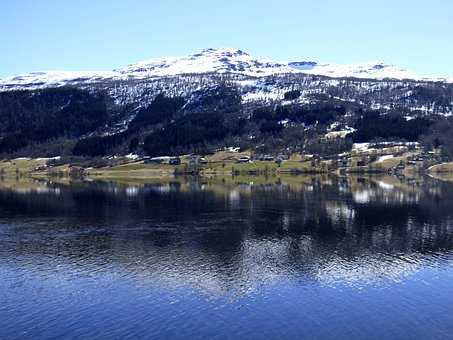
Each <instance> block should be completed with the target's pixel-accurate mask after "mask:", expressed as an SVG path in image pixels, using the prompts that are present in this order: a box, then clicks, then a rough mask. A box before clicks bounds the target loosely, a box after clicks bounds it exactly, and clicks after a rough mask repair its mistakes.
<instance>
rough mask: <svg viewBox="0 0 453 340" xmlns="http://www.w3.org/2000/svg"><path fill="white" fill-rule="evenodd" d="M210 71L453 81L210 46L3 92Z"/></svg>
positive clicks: (38, 75) (32, 77)
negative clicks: (258, 55)
mask: <svg viewBox="0 0 453 340" xmlns="http://www.w3.org/2000/svg"><path fill="white" fill-rule="evenodd" d="M208 73H217V74H225V73H229V74H241V75H244V76H249V77H257V78H258V77H265V76H270V75H276V74H288V73H290V74H297V73H302V74H311V75H319V76H326V77H331V78H360V79H376V80H382V79H412V80H419V81H443V82H453V79H447V78H435V77H432V78H427V77H421V76H418V75H417V74H415V73H414V72H412V71H409V70H406V69H403V68H400V67H397V66H394V65H389V64H386V63H382V62H379V63H366V64H357V65H338V64H329V63H319V62H316V61H295V62H294V61H293V62H275V61H271V60H266V59H260V58H254V57H252V56H250V55H249V54H248V53H246V52H243V51H241V50H238V49H231V48H221V49H212V48H209V49H205V50H202V51H201V52H199V53H195V54H192V55H189V56H184V57H166V58H157V59H150V60H145V61H141V62H138V63H135V64H131V65H128V66H124V67H120V68H117V69H115V70H113V71H106V72H105V71H104V72H86V71H85V72H69V71H49V72H32V73H28V74H22V75H17V76H12V77H8V78H4V79H0V91H2V90H3V91H5V90H15V89H38V88H47V87H59V86H64V85H76V84H87V83H96V82H105V81H124V80H143V79H148V78H156V77H166V76H175V75H182V74H186V75H187V74H208Z"/></svg>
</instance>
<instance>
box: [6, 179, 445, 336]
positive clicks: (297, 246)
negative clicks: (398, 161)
mask: <svg viewBox="0 0 453 340" xmlns="http://www.w3.org/2000/svg"><path fill="white" fill-rule="evenodd" d="M452 310H453V183H450V182H443V181H440V180H435V179H432V178H419V179H398V178H396V177H389V176H388V177H343V178H341V177H330V176H324V177H319V176H312V177H302V176H297V177H287V178H280V179H279V178H259V177H257V178H253V177H252V178H233V179H232V178H227V179H175V180H167V181H165V180H161V181H156V182H153V181H150V182H148V183H145V182H136V183H130V182H124V183H121V182H73V183H64V182H62V183H59V182H58V181H57V182H53V183H52V182H35V181H32V180H25V181H22V180H19V181H17V182H16V181H6V180H5V181H2V182H0V339H2V340H9V339H21V340H23V339H263V338H272V337H274V338H275V339H449V338H453V313H452Z"/></svg>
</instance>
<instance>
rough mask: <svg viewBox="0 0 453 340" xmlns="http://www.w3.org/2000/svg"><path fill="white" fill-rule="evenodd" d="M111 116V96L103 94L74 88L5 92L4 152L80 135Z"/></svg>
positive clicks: (1, 118)
mask: <svg viewBox="0 0 453 340" xmlns="http://www.w3.org/2000/svg"><path fill="white" fill-rule="evenodd" d="M107 120H108V113H107V100H106V97H105V96H104V95H102V94H91V93H89V92H87V91H83V90H78V89H72V88H58V89H46V90H39V91H35V92H30V91H12V92H2V93H0V133H1V135H2V137H3V138H2V139H1V141H0V153H5V152H7V153H9V152H13V151H16V150H18V149H19V148H22V147H24V146H27V145H29V144H32V143H34V142H43V141H46V140H50V139H54V138H58V137H61V136H66V137H80V136H82V135H84V134H86V133H89V132H92V131H95V130H96V129H97V128H99V127H102V126H103V125H105V124H106V122H107Z"/></svg>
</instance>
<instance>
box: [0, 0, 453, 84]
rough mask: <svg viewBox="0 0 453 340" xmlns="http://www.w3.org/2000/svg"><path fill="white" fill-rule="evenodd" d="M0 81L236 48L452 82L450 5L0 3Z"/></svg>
mask: <svg viewBox="0 0 453 340" xmlns="http://www.w3.org/2000/svg"><path fill="white" fill-rule="evenodd" d="M0 36H1V40H0V77H5V76H8V75H14V74H20V73H27V72H31V71H46V70H70V71H78V70H111V69H113V68H115V67H119V66H123V65H127V64H131V63H134V62H137V61H140V60H144V59H150V58H154V57H161V56H179V55H187V54H191V53H193V52H197V51H199V50H201V49H204V48H208V47H214V48H215V47H234V48H240V49H242V50H244V51H247V52H248V53H250V54H251V55H253V56H256V57H266V58H270V59H274V60H276V61H301V60H316V61H321V62H333V63H344V64H346V63H360V62H369V61H383V62H387V63H391V64H395V65H398V66H402V67H405V68H408V69H410V70H414V71H416V72H417V73H419V74H420V75H426V76H429V75H433V76H434V75H436V76H449V77H453V1H450V0H429V1H426V0H424V1H421V0H410V1H409V0H379V1H368V0H336V1H334V0H311V1H309V0H279V1H267V0H261V1H258V0H240V1H239V0H223V1H217V0H186V1H184V0H179V1H177V0H127V1H126V0H67V1H66V0H0Z"/></svg>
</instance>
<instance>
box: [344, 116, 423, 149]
mask: <svg viewBox="0 0 453 340" xmlns="http://www.w3.org/2000/svg"><path fill="white" fill-rule="evenodd" d="M359 116H360V118H359V119H358V120H357V122H356V124H355V128H356V130H357V131H356V132H354V134H353V136H352V137H353V140H354V141H355V142H369V141H372V140H374V139H401V140H406V141H410V142H415V141H417V140H418V139H419V138H420V136H422V135H424V134H426V133H427V132H428V131H429V127H430V125H431V121H430V120H428V119H426V118H414V119H410V120H407V119H406V118H405V117H403V116H402V115H396V114H389V115H382V114H381V113H380V112H379V111H367V112H363V111H360V113H359Z"/></svg>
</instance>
